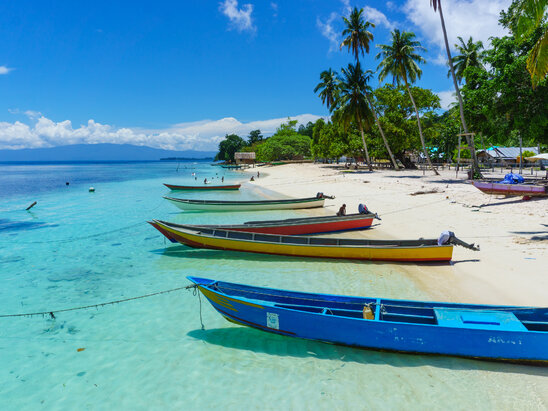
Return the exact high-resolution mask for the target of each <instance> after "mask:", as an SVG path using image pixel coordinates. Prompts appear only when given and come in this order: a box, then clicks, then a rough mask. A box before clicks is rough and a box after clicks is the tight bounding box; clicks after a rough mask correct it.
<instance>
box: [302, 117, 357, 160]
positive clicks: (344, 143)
mask: <svg viewBox="0 0 548 411" xmlns="http://www.w3.org/2000/svg"><path fill="white" fill-rule="evenodd" d="M312 155H313V156H314V158H319V159H328V158H334V159H337V158H340V157H342V156H347V157H363V156H364V154H363V146H362V143H361V140H360V137H359V135H358V130H354V129H353V128H352V127H350V128H349V129H347V130H346V131H345V130H344V128H343V127H341V125H340V124H337V123H332V122H328V123H326V122H325V121H324V120H323V119H319V120H317V121H316V123H315V124H314V130H313V134H312Z"/></svg>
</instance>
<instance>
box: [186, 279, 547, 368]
mask: <svg viewBox="0 0 548 411" xmlns="http://www.w3.org/2000/svg"><path fill="white" fill-rule="evenodd" d="M188 279H189V280H190V281H192V282H193V283H194V284H195V285H196V286H197V287H198V289H199V290H200V291H201V292H202V294H203V295H204V296H205V297H206V298H207V299H208V300H209V302H210V303H211V304H212V305H213V307H214V308H215V309H216V310H217V311H218V312H219V313H220V314H221V315H223V316H224V317H225V318H226V319H227V320H229V321H231V322H234V323H237V324H240V325H245V326H248V327H253V328H257V329H260V330H264V331H269V332H272V333H276V334H282V335H287V336H291V337H300V338H306V339H310V340H319V341H324V342H330V343H335V344H343V345H349V346H356V347H362V348H371V349H379V350H388V351H401V352H409V353H420V354H441V355H451V356H460V357H472V358H479V359H489V360H504V361H513V362H525V363H542V364H544V365H546V364H548V308H535V307H510V306H492V305H472V304H455V303H438V302H423V301H406V300H391V299H381V298H365V297H346V296H338V295H329V294H311V293H302V292H293V291H284V290H277V289H271V288H260V287H252V286H248V285H242V284H234V283H228V282H222V281H215V280H210V279H205V278H197V277H188Z"/></svg>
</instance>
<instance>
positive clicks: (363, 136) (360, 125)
mask: <svg viewBox="0 0 548 411" xmlns="http://www.w3.org/2000/svg"><path fill="white" fill-rule="evenodd" d="M357 117H358V127H359V128H360V134H361V136H362V143H363V148H364V149H365V159H366V160H367V165H368V166H369V171H373V166H372V165H371V160H370V159H369V151H368V150H367V144H366V143H365V135H364V134H363V127H362V121H361V119H360V116H357Z"/></svg>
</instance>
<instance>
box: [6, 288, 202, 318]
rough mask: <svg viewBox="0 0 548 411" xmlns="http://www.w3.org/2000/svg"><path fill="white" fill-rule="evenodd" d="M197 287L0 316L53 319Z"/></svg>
mask: <svg viewBox="0 0 548 411" xmlns="http://www.w3.org/2000/svg"><path fill="white" fill-rule="evenodd" d="M197 287H198V286H197V285H196V284H191V285H187V286H184V287H177V288H172V289H170V290H164V291H157V292H155V293H150V294H144V295H140V296H137V297H129V298H123V299H121V300H115V301H108V302H106V303H99V304H91V305H84V306H80V307H72V308H63V309H59V310H48V311H39V312H32V313H17V314H0V318H9V317H34V316H39V315H40V316H42V317H43V318H45V317H46V316H49V318H51V319H52V320H55V319H56V318H57V317H56V316H55V314H59V313H64V312H68V311H79V310H88V309H90V308H95V309H97V308H99V307H104V306H107V305H114V304H120V303H125V302H128V301H134V300H140V299H143V298H149V297H154V296H157V295H161V294H168V293H173V292H175V291H181V290H188V289H192V288H194V289H196V288H197ZM194 295H196V294H194ZM54 313H55V314H54ZM200 320H201V302H200Z"/></svg>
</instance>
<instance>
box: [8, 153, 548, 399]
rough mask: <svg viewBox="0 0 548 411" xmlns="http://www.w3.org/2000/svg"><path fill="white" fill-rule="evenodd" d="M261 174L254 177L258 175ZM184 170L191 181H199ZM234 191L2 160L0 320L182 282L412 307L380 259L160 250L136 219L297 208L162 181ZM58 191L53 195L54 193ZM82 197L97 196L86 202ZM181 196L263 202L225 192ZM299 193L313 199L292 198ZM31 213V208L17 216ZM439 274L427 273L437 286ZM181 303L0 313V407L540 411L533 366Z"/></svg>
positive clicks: (232, 218)
mask: <svg viewBox="0 0 548 411" xmlns="http://www.w3.org/2000/svg"><path fill="white" fill-rule="evenodd" d="M265 171H266V170H265ZM191 173H196V178H197V180H195V179H194V176H192V175H191ZM221 176H224V177H225V182H238V181H247V180H248V178H247V177H246V176H245V175H244V174H242V173H241V172H234V171H232V172H230V171H226V170H224V169H221V168H218V167H212V166H210V165H209V164H207V163H195V164H193V163H181V164H177V163H162V162H158V163H129V164H128V163H126V164H79V165H78V164H77V165H74V164H73V165H70V164H64V165H17V166H6V165H0V279H1V281H2V286H1V287H0V308H1V309H0V314H2V315H4V314H16V313H32V312H41V311H50V310H58V309H63V308H70V307H77V306H85V305H92V304H97V303H101V302H108V301H113V300H118V299H124V298H128V297H133V296H139V295H144V294H148V293H153V292H156V291H162V290H168V289H172V288H176V287H181V286H185V285H188V281H187V280H186V279H185V276H187V275H196V276H202V277H211V278H216V279H220V280H226V281H235V282H243V283H249V284H253V285H259V286H269V287H276V288H286V289H293V290H303V291H312V292H323V293H337V294H352V295H364V296H365V295H367V296H382V297H394V298H413V299H423V298H426V296H425V295H424V294H423V293H422V292H421V291H420V290H419V289H418V288H417V287H416V285H415V284H414V283H413V282H412V281H411V280H409V279H408V278H407V277H406V275H405V272H404V271H402V270H401V268H398V266H397V265H393V264H385V265H383V264H372V263H366V262H348V261H345V262H339V261H335V260H330V261H327V260H314V259H297V258H290V257H275V256H262V255H254V254H243V253H234V252H222V251H214V250H193V249H190V248H186V247H183V246H179V245H172V244H171V243H169V242H167V243H166V242H165V241H164V239H163V237H162V235H161V234H160V233H158V232H157V231H156V230H155V229H154V228H152V227H151V226H150V225H148V224H146V221H147V220H149V219H151V218H161V219H165V220H168V221H175V222H192V223H239V222H243V221H248V220H259V219H270V218H289V217H294V216H298V215H306V212H304V211H303V212H292V211H277V212H254V213H252V212H248V213H230V214H229V213H200V212H192V213H190V212H187V213H182V212H179V210H178V209H177V208H175V207H174V206H173V205H171V204H169V203H168V202H167V201H165V200H163V199H162V196H163V195H166V194H173V193H170V192H169V191H168V190H166V189H165V187H163V185H162V183H164V182H167V183H180V184H190V183H192V182H195V181H197V182H200V181H203V179H204V178H206V177H207V178H208V179H209V180H213V182H219V179H220V177H221ZM67 181H68V182H69V183H70V184H69V185H68V186H67V185H65V183H66V182H67ZM90 186H93V187H95V190H96V191H95V192H94V193H90V192H88V188H89V187H90ZM176 195H177V196H179V197H185V196H186V197H191V196H192V197H193V198H198V197H201V198H219V197H222V198H223V199H229V198H231V199H252V198H262V197H264V196H267V197H271V196H272V195H273V193H269V192H266V191H264V190H259V189H257V188H256V187H255V186H252V185H251V184H249V183H246V184H244V186H243V187H242V189H241V190H240V191H239V192H230V193H190V194H182V193H177V194H176ZM303 195H314V193H313V192H311V193H303ZM34 201H36V202H37V204H36V206H35V207H33V208H32V209H31V210H30V211H25V208H26V207H27V206H29V205H30V204H31V203H32V202H34ZM443 275H448V274H447V272H445V271H443V270H440V276H443ZM201 315H202V320H203V324H204V326H205V330H202V329H201V324H200V303H199V300H198V298H197V297H196V296H193V294H192V292H189V291H179V292H175V293H170V294H163V295H159V296H155V297H150V298H146V299H140V300H135V301H132V302H128V303H124V304H117V305H109V306H105V307H102V308H98V309H89V310H85V311H70V312H64V313H58V314H57V315H56V317H55V318H52V317H51V316H44V317H41V316H38V317H14V318H0V408H1V409H8V410H21V409H40V408H44V409H71V410H74V409H131V410H133V409H265V408H266V409H280V408H292V409H317V408H319V409H375V408H382V409H402V408H411V409H418V408H425V407H428V409H447V408H451V409H511V408H520V409H545V408H546V407H548V378H547V377H548V372H547V371H546V368H539V367H528V366H521V365H511V364H499V363H489V362H482V361H474V360H466V359H457V358H448V357H439V356H419V355H406V354H397V353H384V352H375V351H368V350H360V349H353V348H348V347H340V346H334V345H330V344H324V343H319V342H314V341H305V340H298V339H292V338H288V337H283V336H278V335H272V334H268V333H265V332H261V331H257V330H253V329H248V328H244V327H240V326H237V325H234V324H231V323H229V322H227V321H225V320H224V319H223V318H222V317H221V316H219V315H218V314H217V313H216V312H214V311H213V309H212V308H211V307H210V306H209V305H208V303H207V302H205V301H204V299H202V304H201Z"/></svg>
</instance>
